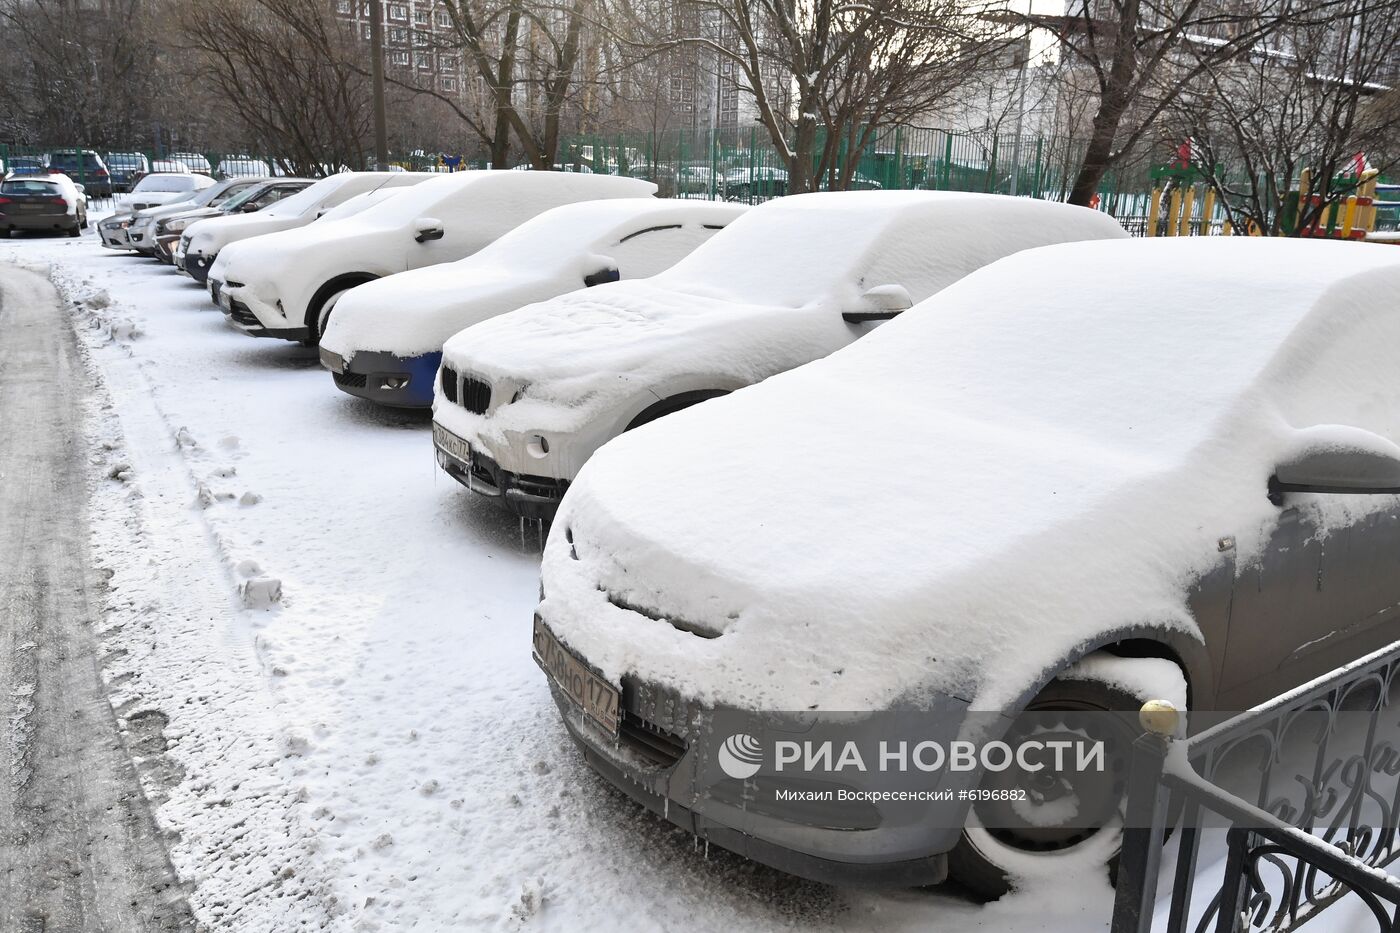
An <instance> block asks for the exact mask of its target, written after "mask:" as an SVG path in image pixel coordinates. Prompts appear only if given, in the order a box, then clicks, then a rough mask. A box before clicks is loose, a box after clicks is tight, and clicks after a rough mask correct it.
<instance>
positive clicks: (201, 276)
mask: <svg viewBox="0 0 1400 933" xmlns="http://www.w3.org/2000/svg"><path fill="white" fill-rule="evenodd" d="M217 256H218V254H217V253H215V254H214V255H213V256H205V255H204V254H203V253H185V265H184V270H185V274H186V275H188V276H189V277H190V278H192V279H194V280H195V281H196V282H198V283H199V284H200V285H203V284H204V283H205V282H207V281H208V280H209V269H210V267H211V266H213V265H214V260H215V259H216V258H217Z"/></svg>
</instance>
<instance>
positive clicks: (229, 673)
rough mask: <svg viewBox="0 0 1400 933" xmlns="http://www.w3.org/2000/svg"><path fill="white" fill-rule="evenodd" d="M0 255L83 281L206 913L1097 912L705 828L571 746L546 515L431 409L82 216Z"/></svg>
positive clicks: (413, 918)
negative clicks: (817, 862) (833, 882)
mask: <svg viewBox="0 0 1400 933" xmlns="http://www.w3.org/2000/svg"><path fill="white" fill-rule="evenodd" d="M0 261H12V262H18V263H21V264H25V265H31V266H44V267H47V268H48V269H49V271H50V274H51V275H52V277H53V278H54V280H55V281H56V282H57V283H58V284H59V285H60V286H61V287H62V289H63V290H64V292H65V293H66V294H67V295H68V296H69V297H70V298H71V299H73V300H74V301H76V302H80V304H77V305H75V311H74V316H75V322H76V324H77V326H78V328H79V332H80V334H82V335H83V336H84V340H85V342H86V344H87V345H88V347H89V349H90V355H91V359H92V361H93V363H94V364H95V370H96V372H95V374H94V375H92V376H90V377H85V376H83V375H82V374H75V376H76V377H77V378H90V379H91V380H92V385H93V394H94V406H93V415H92V419H93V422H92V430H91V434H92V437H93V449H92V454H91V458H92V464H93V477H94V488H95V496H94V516H93V520H94V547H95V549H96V552H97V555H98V559H99V561H100V562H101V564H102V565H103V566H104V567H106V568H107V569H108V570H109V571H110V572H111V574H112V577H111V581H110V587H111V592H110V597H109V606H108V608H109V614H108V618H107V620H106V622H105V623H104V633H103V634H104V638H105V640H106V642H107V646H108V648H109V655H108V657H109V661H108V667H107V676H108V678H109V683H110V685H111V688H112V690H113V701H114V705H115V706H116V708H117V710H118V713H119V714H120V715H121V716H123V717H125V720H126V722H127V723H128V726H129V727H130V728H133V730H134V729H135V727H134V725H133V723H138V722H139V723H144V724H146V729H147V731H148V732H150V733H151V736H149V737H148V738H150V740H151V741H149V742H146V743H144V744H142V745H141V746H140V747H141V748H142V749H143V752H145V751H150V752H151V754H150V756H149V758H148V759H146V760H144V761H143V764H144V766H145V767H144V769H143V770H144V773H145V778H146V780H147V784H148V789H149V792H150V794H151V796H152V799H153V801H154V802H155V803H156V805H157V816H158V818H159V820H160V822H161V824H162V827H163V828H164V829H166V830H168V831H169V832H170V834H171V847H172V856H173V858H174V861H175V864H176V867H177V869H178V870H179V872H180V874H181V876H182V877H183V878H184V879H185V880H186V881H187V882H188V883H189V885H190V894H189V896H190V898H191V902H192V904H193V906H194V908H195V911H196V914H197V916H198V917H199V918H200V919H201V920H203V921H205V922H206V923H207V924H208V925H209V926H210V927H211V928H213V929H217V930H247V931H258V933H265V931H269V930H279V931H280V930H291V929H329V930H356V931H358V930H406V929H417V930H430V931H436V930H444V931H445V930H489V929H539V930H592V929H600V930H601V929H618V928H622V927H637V928H647V929H666V930H716V931H719V930H733V929H751V930H766V929H778V928H790V927H802V928H804V929H815V930H865V929H872V928H875V927H879V928H881V929H885V930H903V929H911V930H912V929H921V930H927V929H937V930H940V931H945V933H961V931H974V930H976V931H1020V930H1025V931H1031V930H1034V931H1052V933H1070V931H1099V930H1105V929H1106V928H1107V922H1108V915H1109V911H1110V907H1111V900H1112V892H1111V890H1110V888H1109V887H1108V885H1107V882H1106V881H1105V880H1102V879H1099V878H1095V877H1075V878H1065V879H1056V880H1055V882H1053V883H1051V884H1047V886H1046V887H1044V888H1042V889H1033V890H1028V891H1022V892H1018V893H1016V894H1013V895H1011V896H1009V897H1007V898H1005V899H1003V900H1002V901H1001V902H998V903H995V904H992V905H988V906H981V905H977V904H975V903H973V902H971V901H969V900H967V899H965V898H963V897H961V896H959V895H958V893H957V892H954V891H938V890H934V891H898V892H871V891H863V890H844V889H833V888H827V887H823V886H819V885H814V884H810V883H806V882H802V881H799V880H795V879H793V878H790V877H787V876H784V875H782V874H780V873H777V872H773V871H770V870H768V869H765V868H762V867H760V866H757V865H754V864H752V863H748V862H745V861H743V860H742V859H739V858H736V857H733V856H730V855H728V854H726V853H724V852H721V851H719V850H717V849H714V850H710V851H709V852H706V851H705V848H704V846H703V845H699V846H697V845H696V844H695V841H694V840H693V839H692V838H691V837H689V836H687V835H686V834H684V833H682V832H680V831H678V830H675V829H673V828H671V827H670V826H669V825H668V824H666V823H664V822H663V821H661V820H659V819H657V818H654V817H653V816H651V815H649V814H647V813H646V812H644V811H643V810H642V809H641V808H640V807H639V806H637V805H636V804H634V803H632V802H631V801H630V800H627V799H625V798H623V797H622V796H621V795H619V794H617V793H615V792H613V791H612V790H610V789H609V788H608V787H607V786H606V785H605V784H604V783H603V782H602V781H601V780H600V779H599V778H597V777H595V776H594V775H593V774H592V772H590V771H589V770H588V769H587V768H586V766H585V765H584V764H583V762H582V760H581V758H580V757H579V755H578V754H577V752H576V751H575V750H574V748H573V746H572V745H571V744H570V742H569V740H568V738H567V736H566V734H565V731H564V729H563V726H562V725H561V724H560V722H559V720H558V717H557V715H556V712H555V709H554V706H553V703H552V701H551V700H550V697H549V692H548V689H547V687H546V684H545V680H544V677H543V675H542V674H541V673H540V671H539V670H538V669H537V668H536V667H535V665H534V663H533V662H532V661H531V658H530V619H531V611H532V608H533V606H534V603H535V601H536V596H537V586H538V569H539V555H538V552H537V546H536V542H535V541H534V540H533V535H531V536H530V537H528V538H527V539H526V540H525V541H524V542H523V544H522V540H521V535H520V530H519V527H518V526H517V525H516V524H515V522H514V521H513V520H512V519H510V518H508V517H506V516H505V515H504V513H498V512H497V511H496V510H494V509H490V508H483V507H482V505H483V504H482V503H481V502H479V501H474V500H473V499H471V498H470V497H469V496H468V495H467V494H466V493H465V491H464V490H463V489H462V488H461V487H459V486H458V485H457V484H455V483H453V482H452V481H451V480H449V479H448V478H447V477H446V476H445V475H443V474H442V473H441V472H440V471H439V470H438V469H437V468H436V466H435V464H434V458H433V452H432V443H431V440H430V436H429V431H428V425H429V421H428V417H427V415H426V414H422V415H417V414H403V413H395V412H390V411H385V410H381V409H379V408H376V407H374V406H372V405H370V404H369V403H366V402H361V401H358V400H354V399H351V398H350V397H348V396H346V395H344V394H342V393H341V392H339V391H337V390H336V389H335V388H334V386H333V385H332V383H331V380H330V377H329V375H328V374H327V373H325V372H324V371H323V370H322V369H321V368H320V367H319V366H318V365H317V363H316V359H315V356H314V351H311V350H306V349H302V348H299V347H296V346H293V345H290V344H285V343H281V342H277V341H269V340H255V339H252V338H249V337H246V336H243V335H242V334H239V333H237V332H236V331H233V330H232V329H230V328H228V327H227V326H226V325H225V324H224V321H223V318H222V316H221V315H220V314H219V313H218V312H217V310H215V309H214V308H213V307H212V306H211V305H210V304H209V301H208V295H207V294H206V293H205V292H204V291H202V290H201V289H200V288H198V287H196V286H195V285H194V284H193V283H191V282H190V281H189V280H188V279H186V278H183V277H181V276H178V275H176V274H175V273H174V272H173V271H171V270H170V269H168V268H167V267H164V266H160V265H157V264H155V263H154V262H151V261H148V260H145V259H140V258H136V257H133V256H127V255H119V254H115V253H113V252H111V251H107V250H103V249H101V248H100V247H99V246H98V245H97V243H96V241H95V239H94V237H93V236H92V235H91V234H89V235H87V236H84V237H83V238H81V239H79V240H68V239H58V238H55V239H40V238H26V239H22V240H8V241H4V242H0ZM279 590H280V601H271V600H272V599H273V596H274V594H276V593H278V592H279ZM265 604H266V605H265ZM152 724H154V728H153V727H152ZM162 746H165V747H166V751H164V752H163V753H162V752H161V751H160V748H161V747H162ZM1166 889H1167V885H1166V884H1165V883H1164V885H1163V890H1164V891H1165V890H1166ZM1161 914H1162V915H1165V910H1162V911H1161ZM1342 922H1343V923H1345V920H1343V921H1342ZM1342 928H1344V927H1338V929H1342Z"/></svg>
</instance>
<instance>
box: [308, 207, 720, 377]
mask: <svg viewBox="0 0 1400 933" xmlns="http://www.w3.org/2000/svg"><path fill="white" fill-rule="evenodd" d="M745 209H746V208H744V207H741V206H738V205H732V204H722V203H717V202H711V201H674V200H658V199H655V198H617V199H614V200H610V201H596V202H595V201H585V202H581V203H576V204H566V205H564V206H562V207H556V208H554V209H552V210H548V211H545V212H544V213H542V214H540V215H539V216H537V217H535V218H533V219H531V220H528V221H526V222H525V223H523V224H521V225H520V226H519V227H517V228H516V229H514V230H512V231H510V232H509V233H507V234H506V235H505V236H503V237H501V238H500V239H499V240H496V241H495V242H494V243H491V244H490V245H488V246H486V247H485V248H484V249H482V250H481V251H480V252H478V253H475V254H473V255H471V256H468V257H467V258H466V259H462V260H459V261H457V262H449V263H442V264H439V265H436V266H429V267H427V268H423V269H415V270H413V271H410V272H404V273H401V274H399V275H395V276H392V277H389V278H386V279H381V280H379V281H377V282H370V283H369V284H367V285H363V286H361V287H359V288H356V289H355V290H354V291H353V292H351V293H350V294H348V295H346V296H345V297H344V298H343V299H341V301H340V302H339V303H337V305H336V308H335V314H334V316H333V317H332V318H331V323H330V326H329V328H328V329H327V331H326V334H325V336H324V337H323V339H322V341H321V345H322V346H324V347H328V348H329V349H332V350H334V351H336V352H337V353H340V354H341V355H342V356H344V357H346V358H347V359H348V358H349V357H350V356H352V355H353V354H354V352H355V351H356V350H361V349H365V350H387V351H390V352H393V353H396V354H399V355H400V356H417V355H418V354H421V353H429V352H434V351H437V350H441V349H442V345H443V343H445V342H446V341H447V338H449V337H451V336H452V335H453V334H455V333H457V332H458V331H459V330H462V329H463V328H465V327H469V326H471V325H473V324H477V323H479V322H481V321H484V320H486V319H487V318H490V317H494V316H496V315H498V314H502V313H504V312H506V311H512V310H514V309H516V308H519V307H521V306H523V305H527V304H530V303H532V302H536V301H543V300H545V299H547V298H552V297H554V296H556V295H560V294H563V293H565V292H571V291H574V290H576V289H580V288H583V287H584V282H583V280H584V277H585V276H588V275H591V274H593V273H595V272H598V271H600V270H602V269H607V268H615V269H617V270H618V271H619V272H620V274H621V276H622V277H623V278H625V279H635V278H645V277H647V276H652V275H655V274H657V273H658V272H661V271H662V270H664V269H666V268H668V267H670V266H671V265H673V264H675V263H676V262H677V261H678V260H680V259H681V258H683V257H684V256H685V255H686V254H688V253H689V252H691V251H692V250H693V249H695V247H697V246H699V245H700V244H701V243H704V242H705V241H706V240H708V239H709V238H710V237H711V236H713V235H714V234H715V232H716V228H719V227H723V226H725V225H727V224H728V223H729V222H731V221H732V220H734V219H735V218H736V217H738V216H739V215H740V214H742V213H743V212H744V210H745ZM326 220H329V217H327V218H323V220H322V222H323V223H324V222H325V221H326ZM672 226H679V227H680V228H681V229H679V230H656V231H654V232H650V233H648V232H644V231H647V230H649V229H650V228H658V227H672Z"/></svg>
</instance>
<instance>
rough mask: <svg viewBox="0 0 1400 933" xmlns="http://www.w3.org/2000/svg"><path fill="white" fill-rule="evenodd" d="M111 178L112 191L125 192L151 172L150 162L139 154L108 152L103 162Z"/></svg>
mask: <svg viewBox="0 0 1400 933" xmlns="http://www.w3.org/2000/svg"><path fill="white" fill-rule="evenodd" d="M104 161H105V162H106V163H107V171H108V172H110V173H111V176H112V190H113V191H119V192H126V191H130V190H131V186H132V185H134V184H136V182H137V181H139V180H140V178H141V176H142V175H148V174H150V171H151V162H150V160H149V159H147V158H146V157H145V156H144V155H142V154H141V153H139V152H109V153H107V156H106V158H105V160H104Z"/></svg>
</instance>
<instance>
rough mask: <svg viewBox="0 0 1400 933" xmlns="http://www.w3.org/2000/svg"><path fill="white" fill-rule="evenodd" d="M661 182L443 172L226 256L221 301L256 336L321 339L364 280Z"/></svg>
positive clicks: (450, 257)
mask: <svg viewBox="0 0 1400 933" xmlns="http://www.w3.org/2000/svg"><path fill="white" fill-rule="evenodd" d="M398 177H405V176H402V175H400V176H398ZM655 190H656V186H655V185H652V184H649V183H647V182H643V181H636V180H635V179H629V178H611V177H605V176H600V175H575V174H567V173H563V172H514V171H499V172H457V173H455V174H452V175H435V176H432V177H431V178H430V180H428V181H425V182H423V183H422V184H420V185H417V186H415V187H414V188H413V190H411V191H406V192H404V193H402V194H401V195H399V196H397V197H393V198H390V199H389V200H387V201H385V202H383V203H381V204H376V205H374V206H373V207H370V208H368V209H366V210H363V211H361V212H360V213H358V214H356V215H355V216H353V217H347V218H345V219H344V220H338V221H335V222H333V223H322V224H317V225H316V226H315V227H313V228H309V229H307V230H303V231H300V232H299V233H298V235H296V236H294V237H292V236H269V237H264V238H261V239H259V240H258V241H257V242H250V243H247V244H245V245H244V246H242V247H241V248H240V249H239V250H238V252H237V253H236V254H234V255H230V256H228V257H227V259H226V260H225V262H224V265H223V269H222V273H221V280H222V282H223V285H222V286H221V287H220V289H219V299H218V300H219V306H220V307H221V308H223V310H224V314H225V315H226V316H227V317H228V319H229V321H230V323H232V324H233V325H234V326H235V327H237V328H238V329H239V330H242V331H243V332H244V333H246V334H250V335H252V336H254V337H279V338H282V339H284V340H299V341H303V342H305V343H307V344H311V345H314V344H316V343H317V341H318V340H319V339H320V335H321V334H322V333H324V332H325V327H326V322H327V320H328V319H329V317H330V315H331V313H332V311H333V310H334V308H335V304H336V302H337V301H338V300H339V299H340V297H341V296H342V295H344V294H345V293H346V292H348V291H349V290H350V289H352V288H354V287H355V286H357V285H363V284H364V283H365V282H370V281H373V280H374V279H378V278H382V277H384V276H386V275H393V274H394V273H396V272H404V271H406V270H408V269H418V268H421V267H423V266H431V265H437V264H438V263H443V262H453V261H455V260H458V259H463V258H465V257H467V256H470V255H471V254H473V253H475V252H476V251H477V250H479V249H481V248H482V247H484V246H486V245H487V244H488V243H490V242H492V241H493V240H495V239H496V238H497V237H499V236H501V235H503V234H505V233H506V232H507V231H510V230H513V229H514V228H516V227H518V226H519V225H520V224H522V223H524V222H525V221H527V220H529V219H530V218H531V217H534V216H535V215H536V214H540V213H543V212H544V211H547V210H549V209H550V208H552V207H557V206H559V205H561V204H569V203H572V202H574V201H591V200H598V199H602V198H626V197H630V198H636V197H643V196H646V195H649V194H651V193H652V192H654V191H655Z"/></svg>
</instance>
